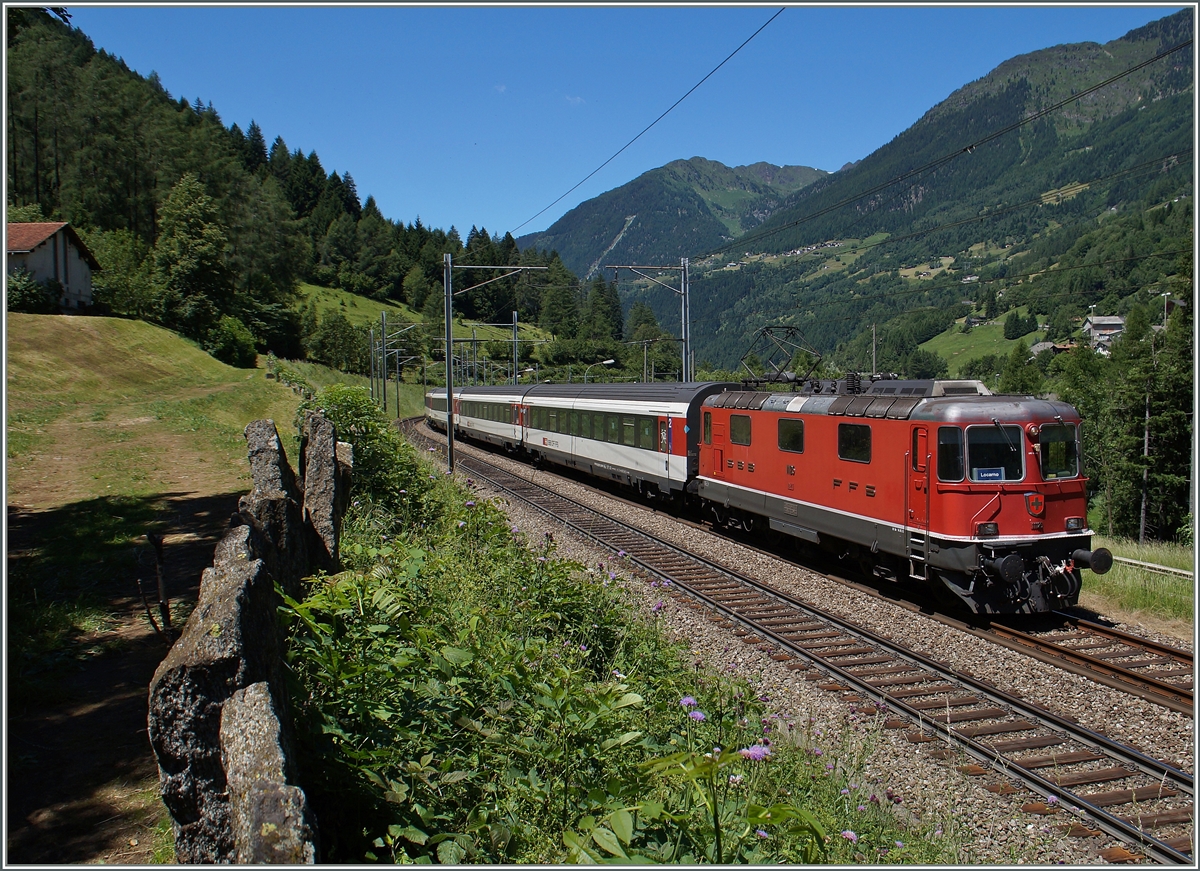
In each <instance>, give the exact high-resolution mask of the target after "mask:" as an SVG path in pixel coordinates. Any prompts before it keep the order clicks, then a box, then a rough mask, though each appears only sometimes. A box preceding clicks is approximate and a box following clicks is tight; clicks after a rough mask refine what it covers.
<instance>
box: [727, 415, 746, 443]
mask: <svg viewBox="0 0 1200 871" xmlns="http://www.w3.org/2000/svg"><path fill="white" fill-rule="evenodd" d="M729 440H730V441H731V442H733V443H734V444H735V445H748V444H750V415H748V414H731V415H729Z"/></svg>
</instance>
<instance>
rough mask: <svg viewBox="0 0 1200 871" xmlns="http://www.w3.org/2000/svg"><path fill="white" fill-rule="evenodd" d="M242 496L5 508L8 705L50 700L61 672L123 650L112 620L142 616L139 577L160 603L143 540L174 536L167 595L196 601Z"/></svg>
mask: <svg viewBox="0 0 1200 871" xmlns="http://www.w3.org/2000/svg"><path fill="white" fill-rule="evenodd" d="M239 495H240V494H238V493H223V494H217V495H196V494H192V493H160V494H156V495H153V496H146V497H140V498H139V497H129V496H106V497H101V498H98V499H88V500H85V501H82V502H75V503H71V504H69V505H64V506H61V507H59V508H53V509H50V510H46V511H27V510H23V509H19V508H16V507H14V506H9V507H8V554H7V559H8V600H7V604H8V606H9V612H8V633H9V635H8V675H7V677H8V680H9V692H10V704H11V703H12V702H13V701H14V699H15V700H16V701H18V702H20V701H21V700H22V697H23V696H25V695H27V694H28V693H29V692H32V693H33V694H34V696H35V697H37V698H39V699H41V700H44V696H43V695H42V694H43V693H44V692H46V691H47V690H48V689H52V687H45V686H43V684H44V683H45V682H46V679H47V678H50V677H52V675H53V674H54V673H55V672H56V671H58V670H59V669H60V668H62V667H63V666H65V665H67V664H69V663H70V662H71V661H79V660H80V659H86V658H91V657H94V656H96V655H97V654H100V653H103V652H105V651H106V650H108V649H112V648H113V647H114V646H116V647H119V646H120V645H121V643H122V642H121V639H120V637H119V636H117V635H116V634H115V633H114V632H113V631H112V630H113V627H114V625H115V623H116V620H117V619H119V618H121V617H126V616H127V615H129V614H130V613H137V612H138V611H143V612H144V609H143V608H142V607H141V598H140V596H139V593H138V583H137V582H138V580H139V579H140V580H141V582H142V587H143V589H144V590H145V592H146V596H147V598H148V599H149V600H150V601H151V602H152V603H153V602H155V601H157V570H156V565H155V558H154V550H153V548H151V547H150V545H149V543H148V542H147V540H146V538H145V536H146V534H147V533H157V534H159V535H164V536H173V538H169V539H168V543H167V544H166V546H165V547H164V566H163V570H164V571H163V574H164V585H165V588H166V594H167V597H168V598H169V599H171V600H172V601H176V600H180V599H185V600H186V599H189V598H190V599H191V600H192V601H194V600H195V597H196V594H197V592H198V591H199V586H200V575H201V573H202V572H203V570H204V568H205V567H206V566H208V565H209V564H210V563H211V561H212V553H213V548H214V547H215V546H216V544H217V541H219V539H220V537H221V536H222V535H223V534H224V532H225V529H226V528H227V527H228V525H229V517H230V515H231V514H232V513H233V512H234V511H236V509H237V500H238V496H239ZM131 609H132V610H131Z"/></svg>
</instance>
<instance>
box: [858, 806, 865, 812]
mask: <svg viewBox="0 0 1200 871" xmlns="http://www.w3.org/2000/svg"><path fill="white" fill-rule="evenodd" d="M866 809H867V806H866V805H865V804H860V805H859V806H858V812H859V813H862V812H863V811H865V810H866Z"/></svg>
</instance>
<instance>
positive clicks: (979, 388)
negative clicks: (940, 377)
mask: <svg viewBox="0 0 1200 871" xmlns="http://www.w3.org/2000/svg"><path fill="white" fill-rule="evenodd" d="M931 395H933V396H991V395H992V391H990V390H988V388H987V385H986V384H984V383H983V382H982V381H935V382H933V393H932V394H931Z"/></svg>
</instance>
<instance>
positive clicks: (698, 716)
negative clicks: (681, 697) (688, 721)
mask: <svg viewBox="0 0 1200 871" xmlns="http://www.w3.org/2000/svg"><path fill="white" fill-rule="evenodd" d="M688 716H689V717H691V718H692V719H693V720H695V721H696V722H697V723H703V722H704V720H705V716H704V711H692V712H691V713H690V714H688Z"/></svg>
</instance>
